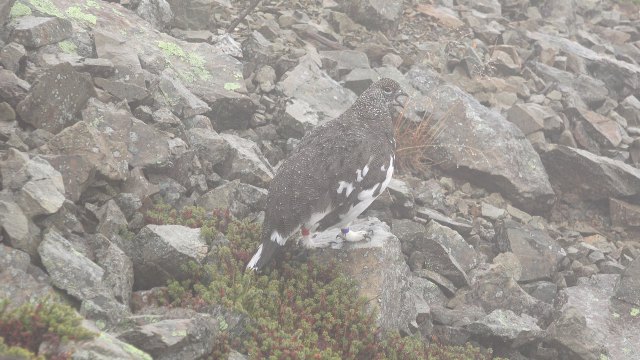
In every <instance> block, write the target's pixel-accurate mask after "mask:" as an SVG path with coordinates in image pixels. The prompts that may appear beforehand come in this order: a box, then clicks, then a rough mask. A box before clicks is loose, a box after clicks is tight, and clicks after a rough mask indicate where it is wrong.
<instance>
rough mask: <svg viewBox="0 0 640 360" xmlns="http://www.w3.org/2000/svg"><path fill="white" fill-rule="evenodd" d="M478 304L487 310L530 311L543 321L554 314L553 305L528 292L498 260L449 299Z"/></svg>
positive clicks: (455, 303) (455, 302) (452, 303)
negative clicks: (467, 286) (468, 286)
mask: <svg viewBox="0 0 640 360" xmlns="http://www.w3.org/2000/svg"><path fill="white" fill-rule="evenodd" d="M470 304H474V305H478V306H480V307H482V308H483V309H484V310H485V311H487V312H491V311H494V310H498V309H501V310H511V311H513V312H514V313H516V314H517V315H520V314H527V315H530V316H533V317H535V318H536V319H538V320H539V321H546V320H548V319H549V317H550V316H551V310H552V306H551V305H550V304H547V303H545V302H542V301H540V300H538V299H536V298H534V297H532V296H531V295H529V294H527V292H526V291H524V290H523V289H522V288H521V287H520V286H519V285H518V283H517V282H516V280H515V279H514V278H513V276H512V275H511V274H510V273H509V269H507V268H506V267H505V265H503V264H494V265H492V266H490V267H489V268H488V269H485V270H482V271H479V272H478V273H476V274H475V277H474V279H473V282H472V285H471V287H470V288H466V289H460V290H458V292H457V293H456V296H455V297H454V298H453V299H451V300H450V301H449V304H448V306H450V307H453V308H458V307H465V306H469V305H470Z"/></svg>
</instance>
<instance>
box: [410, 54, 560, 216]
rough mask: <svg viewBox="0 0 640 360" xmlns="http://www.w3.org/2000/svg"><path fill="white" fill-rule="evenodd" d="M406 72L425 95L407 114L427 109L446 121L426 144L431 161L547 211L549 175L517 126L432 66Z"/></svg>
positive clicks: (525, 205) (528, 206)
mask: <svg viewBox="0 0 640 360" xmlns="http://www.w3.org/2000/svg"><path fill="white" fill-rule="evenodd" d="M407 76H408V77H409V79H410V80H411V82H412V85H413V86H414V87H415V88H417V89H418V90H420V91H421V92H422V94H423V95H422V96H421V97H418V98H417V99H415V101H412V102H411V103H410V104H409V108H408V110H409V112H416V113H418V114H424V113H425V112H426V113H429V114H431V115H432V116H433V117H435V119H438V120H437V121H441V122H442V124H443V125H442V126H439V127H438V128H439V129H441V131H439V132H438V135H437V136H435V137H434V139H433V143H432V144H429V145H431V146H428V147H427V151H428V154H427V155H428V157H429V159H431V160H432V161H433V162H434V163H436V164H438V166H440V167H441V168H443V169H444V170H446V171H447V172H451V173H453V174H456V175H457V176H460V177H462V178H466V179H469V181H472V182H474V183H476V184H479V185H481V186H484V187H486V188H488V189H491V190H493V191H499V192H501V193H502V194H504V195H505V196H507V197H509V198H510V199H512V200H513V201H515V202H516V203H517V204H518V205H519V206H520V207H521V208H523V209H524V210H527V211H530V212H540V211H545V210H547V209H549V207H550V206H551V204H552V203H553V201H554V192H553V189H552V188H551V184H550V183H549V179H548V177H547V173H546V172H545V169H544V166H542V162H541V161H540V157H539V156H538V154H537V153H536V152H535V150H534V149H533V147H532V146H531V144H530V143H529V141H528V140H527V138H526V137H525V136H524V134H523V133H522V131H520V129H518V127H517V126H515V125H514V124H513V123H511V122H509V121H507V120H506V119H505V118H504V117H502V116H501V115H500V114H499V113H497V112H495V111H491V110H489V109H487V108H486V107H484V106H482V105H481V104H480V103H479V102H478V101H477V100H475V99H474V98H473V97H472V96H471V95H469V94H467V93H465V92H463V91H462V90H460V89H459V88H457V87H454V86H452V85H448V84H445V83H443V82H442V81H441V80H440V79H439V77H438V75H437V74H435V73H434V72H433V71H432V70H429V69H426V68H423V67H419V66H416V67H413V68H412V69H411V70H410V71H409V73H408V74H407ZM409 116H411V114H409ZM420 118H422V116H420Z"/></svg>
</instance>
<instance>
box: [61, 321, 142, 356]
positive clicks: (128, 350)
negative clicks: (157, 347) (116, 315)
mask: <svg viewBox="0 0 640 360" xmlns="http://www.w3.org/2000/svg"><path fill="white" fill-rule="evenodd" d="M87 323H88V322H87V321H85V322H84V323H83V325H84V326H85V327H87V328H89V330H91V331H93V332H96V333H100V336H97V337H95V338H94V339H93V340H90V341H83V342H81V343H79V344H76V345H74V349H73V355H72V356H71V359H73V360H96V359H100V360H107V359H122V360H152V359H153V358H152V357H151V356H150V355H149V354H147V353H146V352H144V351H142V350H140V349H138V348H136V347H135V346H133V345H131V344H128V343H126V342H124V341H121V340H119V339H118V338H116V337H115V336H113V335H111V334H109V333H107V332H102V331H100V329H98V328H96V326H95V325H92V324H91V325H90V324H87Z"/></svg>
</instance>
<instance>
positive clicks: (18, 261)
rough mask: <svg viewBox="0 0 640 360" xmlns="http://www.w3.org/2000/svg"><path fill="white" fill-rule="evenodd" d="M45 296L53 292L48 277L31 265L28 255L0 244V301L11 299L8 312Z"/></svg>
mask: <svg viewBox="0 0 640 360" xmlns="http://www.w3.org/2000/svg"><path fill="white" fill-rule="evenodd" d="M47 296H55V291H54V290H53V287H51V285H50V283H49V277H48V276H47V275H46V274H45V273H44V272H43V271H42V270H40V268H37V267H35V266H34V265H31V259H30V256H29V254H27V253H26V252H23V251H20V250H17V249H14V248H11V247H8V246H4V245H2V244H0V299H11V301H10V302H9V304H8V306H9V307H8V308H9V310H11V309H14V308H16V307H18V306H20V305H22V304H24V303H28V302H31V301H34V300H35V299H43V298H45V297H47Z"/></svg>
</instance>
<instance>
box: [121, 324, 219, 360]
mask: <svg viewBox="0 0 640 360" xmlns="http://www.w3.org/2000/svg"><path fill="white" fill-rule="evenodd" d="M219 328H220V325H219V324H218V322H217V321H216V320H214V319H212V318H210V317H207V316H204V315H199V316H196V317H194V318H189V319H167V320H160V321H157V322H152V323H150V324H146V325H141V326H136V327H135V328H133V329H130V330H127V331H124V332H123V333H121V334H120V335H119V336H118V338H119V339H120V340H123V341H126V342H127V343H129V344H132V345H134V346H136V347H138V348H139V349H142V350H143V351H146V352H147V353H149V354H150V355H151V356H153V358H154V359H158V360H161V359H166V360H170V359H198V358H200V357H202V356H206V355H208V354H210V353H211V351H212V350H213V346H214V340H215V335H216V334H217V333H218V331H219Z"/></svg>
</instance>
